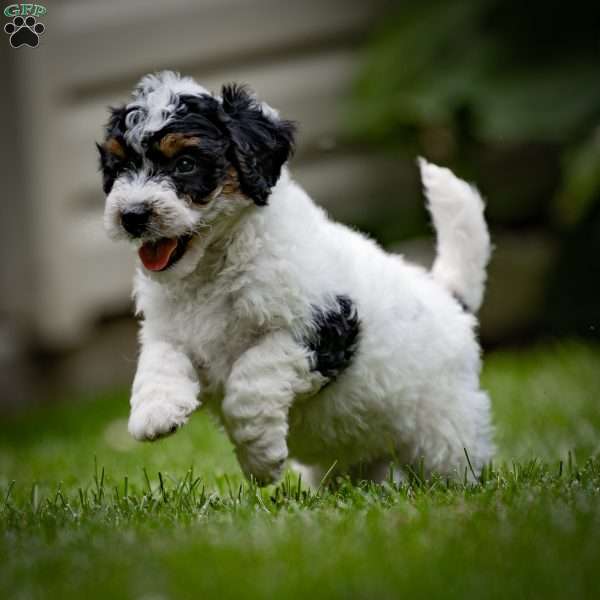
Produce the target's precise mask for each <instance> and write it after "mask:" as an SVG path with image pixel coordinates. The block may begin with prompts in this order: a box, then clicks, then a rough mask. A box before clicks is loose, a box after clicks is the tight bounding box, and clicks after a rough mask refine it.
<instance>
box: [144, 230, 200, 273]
mask: <svg viewBox="0 0 600 600" xmlns="http://www.w3.org/2000/svg"><path fill="white" fill-rule="evenodd" d="M190 239H191V236H189V235H184V236H181V237H178V238H160V239H159V240H156V241H155V242H144V243H143V244H142V246H141V248H140V249H139V250H138V255H139V257H140V260H141V261H142V264H143V265H144V267H146V269H148V270H149V271H165V270H166V269H168V268H169V267H172V266H173V265H174V264H175V263H176V262H177V261H178V260H179V259H180V258H181V257H182V256H183V255H184V254H185V251H186V249H187V246H188V243H189V241H190Z"/></svg>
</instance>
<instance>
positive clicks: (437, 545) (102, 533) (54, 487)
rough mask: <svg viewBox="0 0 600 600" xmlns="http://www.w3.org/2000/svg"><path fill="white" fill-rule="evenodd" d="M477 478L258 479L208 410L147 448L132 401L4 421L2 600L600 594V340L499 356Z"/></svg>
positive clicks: (488, 374)
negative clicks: (493, 453)
mask: <svg viewBox="0 0 600 600" xmlns="http://www.w3.org/2000/svg"><path fill="white" fill-rule="evenodd" d="M483 382H484V386H485V387H486V388H487V389H488V390H489V391H490V392H491V395H492V398H493V404H494V412H495V418H496V423H497V430H498V431H497V439H498V444H499V450H500V451H499V456H498V459H497V461H496V463H495V465H494V466H493V467H492V468H490V469H488V470H486V472H485V473H484V476H483V477H482V480H481V481H480V482H478V483H477V484H471V483H468V482H467V483H465V482H463V481H455V482H452V481H446V480H443V479H438V478H434V479H433V480H431V481H423V480H422V478H421V477H419V475H418V473H414V474H413V476H412V477H411V479H410V480H409V481H408V482H406V483H405V484H403V485H401V486H398V485H395V484H391V483H384V484H382V485H373V484H366V483H365V484H361V485H356V486H353V485H351V484H350V483H349V482H347V481H339V482H338V484H337V486H335V487H332V488H330V487H328V486H326V485H324V486H323V487H322V488H321V489H320V490H308V489H305V487H304V486H303V485H302V483H301V482H300V483H299V482H298V481H297V480H296V479H295V478H294V477H292V476H291V475H288V477H287V479H286V480H285V481H284V482H283V483H282V484H281V485H280V486H278V487H270V488H267V489H264V490H261V489H257V488H255V487H253V486H250V485H248V484H247V483H245V482H243V480H242V478H241V476H240V473H239V469H238V467H237V465H236V462H235V459H234V456H233V452H232V449H231V446H230V445H229V444H228V442H227V441H226V439H225V438H224V436H223V434H222V433H220V432H219V430H218V429H217V427H215V425H214V424H213V423H211V422H210V420H209V419H208V417H207V416H205V415H203V414H198V415H196V416H195V417H194V418H193V419H192V421H191V422H190V424H189V425H188V426H187V427H186V428H185V429H183V430H182V431H181V432H179V433H178V434H177V435H176V436H174V437H172V438H170V439H167V440H164V441H161V442H157V443H155V444H137V443H135V442H133V441H132V440H130V438H129V437H128V435H127V433H126V428H125V427H126V418H127V400H126V394H125V393H121V394H115V395H114V396H113V397H103V398H95V399H94V398H89V399H87V400H86V401H85V402H84V401H80V402H78V403H65V404H62V405H58V406H54V407H46V408H43V409H37V410H35V411H33V412H30V413H29V414H26V415H21V416H19V417H12V418H10V419H8V420H7V419H4V420H3V422H2V423H1V424H0V598H19V599H20V598H23V599H25V598H61V599H62V598H75V597H77V598H81V597H83V598H86V599H87V598H140V599H151V600H155V599H163V598H164V599H167V598H209V597H218V598H241V597H249V598H275V597H279V598H314V597H324V598H365V599H366V598H377V599H379V598H384V599H385V598H396V597H401V596H405V597H422V598H432V597H440V596H441V597H448V598H466V597H473V598H481V597H492V598H506V597H510V598H526V597H527V598H528V597H542V596H543V597H546V598H566V597H569V598H580V597H581V598H583V597H590V598H592V597H597V594H598V589H600V574H599V573H598V565H600V459H599V458H597V455H598V454H599V450H600V397H599V395H600V394H599V392H600V348H598V347H593V346H584V345H580V344H578V343H569V344H564V345H551V346H550V345H548V346H545V347H538V348H535V349H530V350H527V351H520V352H508V351H504V352H498V353H494V354H491V355H489V356H488V357H486V367H485V372H484V377H483Z"/></svg>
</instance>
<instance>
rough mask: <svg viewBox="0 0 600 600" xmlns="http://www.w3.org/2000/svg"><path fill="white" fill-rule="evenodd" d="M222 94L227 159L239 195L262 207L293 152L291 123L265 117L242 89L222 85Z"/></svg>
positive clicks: (232, 85)
mask: <svg viewBox="0 0 600 600" xmlns="http://www.w3.org/2000/svg"><path fill="white" fill-rule="evenodd" d="M221 94H222V98H223V110H224V111H225V114H226V115H227V118H226V119H225V126H226V127H227V130H228V132H229V137H230V140H231V146H230V150H229V155H228V159H229V160H230V162H231V163H232V164H233V166H234V167H235V168H236V169H237V171H238V174H239V179H240V187H241V189H242V192H244V194H246V195H247V196H248V197H250V198H252V200H254V202H255V203H256V204H257V205H259V206H264V205H265V204H267V200H268V197H269V194H270V193H271V188H272V187H273V186H274V185H275V184H276V183H277V180H278V179H279V175H280V174H281V167H282V166H283V164H284V163H285V161H286V160H287V159H288V158H289V157H290V155H291V153H292V150H293V145H294V132H295V126H294V123H292V122H291V121H284V120H280V119H278V118H277V117H275V115H267V114H265V112H264V111H263V109H262V107H261V106H260V104H258V103H257V102H256V100H255V99H254V98H253V97H252V95H251V94H250V93H249V92H248V90H247V89H246V88H245V87H244V86H240V85H236V84H231V85H225V86H223V88H222V91H221Z"/></svg>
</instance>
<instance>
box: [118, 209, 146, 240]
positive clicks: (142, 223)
mask: <svg viewBox="0 0 600 600" xmlns="http://www.w3.org/2000/svg"><path fill="white" fill-rule="evenodd" d="M151 215H152V212H151V211H150V210H148V208H146V207H145V206H144V205H140V206H132V207H130V208H128V209H127V210H124V211H123V212H122V213H121V223H122V224H123V228H124V229H125V231H126V232H127V233H130V234H131V235H133V236H134V237H139V236H140V235H142V233H144V231H145V230H146V226H147V225H148V221H149V220H150V217H151Z"/></svg>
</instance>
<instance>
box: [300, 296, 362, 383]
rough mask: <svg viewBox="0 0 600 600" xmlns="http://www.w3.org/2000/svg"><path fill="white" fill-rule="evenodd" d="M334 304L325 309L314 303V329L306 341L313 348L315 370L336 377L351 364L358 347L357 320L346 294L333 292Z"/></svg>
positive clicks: (358, 331)
mask: <svg viewBox="0 0 600 600" xmlns="http://www.w3.org/2000/svg"><path fill="white" fill-rule="evenodd" d="M335 300H336V304H337V306H334V307H333V308H327V309H325V310H323V309H320V308H317V307H315V309H314V313H313V323H314V326H315V331H314V333H313V334H312V336H311V337H310V339H307V340H306V341H305V343H306V345H307V347H308V348H309V349H310V350H311V351H312V352H313V357H314V358H313V360H314V362H313V365H312V369H313V370H314V371H319V373H321V375H323V376H324V377H328V378H330V379H335V377H337V376H338V375H339V374H340V373H341V372H342V371H344V369H346V368H347V367H348V365H349V364H350V362H351V360H352V357H353V356H354V353H355V352H356V349H357V347H358V335H359V333H360V320H359V318H358V313H357V311H356V306H355V305H354V302H352V300H351V299H350V298H349V297H348V296H343V295H340V296H336V298H335Z"/></svg>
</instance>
